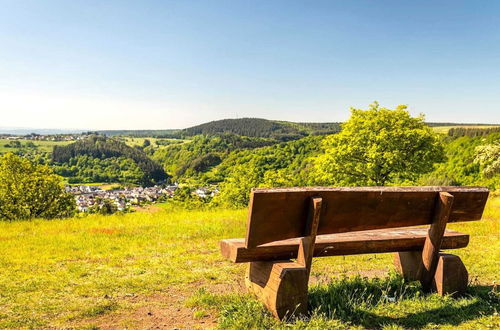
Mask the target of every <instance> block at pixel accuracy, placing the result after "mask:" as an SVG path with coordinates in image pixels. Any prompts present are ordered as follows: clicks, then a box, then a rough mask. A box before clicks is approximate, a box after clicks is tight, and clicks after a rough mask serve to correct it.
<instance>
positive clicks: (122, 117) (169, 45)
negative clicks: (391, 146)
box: [0, 0, 500, 129]
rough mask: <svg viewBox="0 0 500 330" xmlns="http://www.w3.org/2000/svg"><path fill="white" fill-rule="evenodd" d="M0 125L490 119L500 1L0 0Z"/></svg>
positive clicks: (497, 75)
mask: <svg viewBox="0 0 500 330" xmlns="http://www.w3.org/2000/svg"><path fill="white" fill-rule="evenodd" d="M0 8H1V9H0V112H1V120H0V126H18V127H35V128H41V127H45V128H83V129H104V128H110V129H120V128H124V129H125V128H126V129H133V128H136V129H144V128H180V127H186V126H189V125H194V124H198V123H202V122H205V121H210V120H216V119H222V118H236V117H262V118H268V119H280V120H292V121H316V122H319V121H342V120H345V119H347V118H348V116H349V107H351V106H354V107H359V108H365V107H366V106H367V105H368V104H369V103H371V102H372V101H374V100H378V101H379V102H380V104H381V105H382V106H387V107H394V106H395V105H397V104H408V105H409V107H410V111H411V112H412V114H418V113H421V112H422V113H425V114H426V118H427V120H428V121H447V122H485V123H498V122H500V1H483V0H482V1H455V0H449V1H290V0H283V1H274V0H272V1H271V0H265V1H236V0H229V1H218V0H213V1H211V0H210V1H209V0H206V1H189V0H178V1H103V0H99V1H92V0H85V1H67V0H64V1H50V0H46V1H39V0H37V1H24V0H0Z"/></svg>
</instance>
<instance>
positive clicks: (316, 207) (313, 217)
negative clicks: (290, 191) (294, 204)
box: [297, 197, 322, 277]
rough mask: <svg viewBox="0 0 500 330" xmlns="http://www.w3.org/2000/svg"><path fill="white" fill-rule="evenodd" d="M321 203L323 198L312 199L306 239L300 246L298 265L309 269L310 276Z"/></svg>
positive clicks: (301, 240) (301, 241)
mask: <svg viewBox="0 0 500 330" xmlns="http://www.w3.org/2000/svg"><path fill="white" fill-rule="evenodd" d="M321 203H322V200H321V198H319V197H314V198H311V202H310V206H309V214H308V219H307V223H306V228H305V232H304V237H303V238H301V239H300V244H299V250H298V255H297V263H298V264H300V265H303V266H304V267H305V268H306V269H307V272H308V274H309V273H311V264H312V259H313V254H314V244H315V242H316V234H317V232H318V225H319V221H320V213H321ZM308 277H309V275H308Z"/></svg>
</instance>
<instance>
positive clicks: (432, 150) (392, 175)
mask: <svg viewBox="0 0 500 330" xmlns="http://www.w3.org/2000/svg"><path fill="white" fill-rule="evenodd" d="M405 109H406V106H403V105H400V106H398V107H397V108H396V109H395V110H389V109H386V108H381V107H379V105H378V103H375V104H373V105H371V106H370V108H369V109H368V110H359V109H352V110H351V113H352V114H351V118H350V119H349V120H348V121H347V122H345V123H344V124H343V125H342V131H341V132H340V133H338V134H335V135H330V136H328V137H327V138H325V139H324V141H323V143H322V147H323V150H324V153H323V154H321V155H319V156H318V157H317V158H316V160H315V175H316V178H315V179H316V180H317V182H318V183H321V184H325V185H343V186H357V185H361V186H362V185H366V186H371V185H378V186H383V185H386V184H389V183H400V184H401V183H403V182H408V181H409V182H414V181H415V180H416V179H417V178H418V177H419V176H420V175H421V174H423V173H426V172H430V171H431V170H432V169H433V164H434V162H437V161H441V160H442V159H443V148H442V146H441V144H440V142H439V140H438V137H437V136H436V135H435V134H434V133H433V132H432V131H431V129H430V128H429V127H428V126H427V125H425V123H424V121H423V117H422V116H421V117H417V118H412V117H411V116H410V114H409V113H408V111H406V110H405Z"/></svg>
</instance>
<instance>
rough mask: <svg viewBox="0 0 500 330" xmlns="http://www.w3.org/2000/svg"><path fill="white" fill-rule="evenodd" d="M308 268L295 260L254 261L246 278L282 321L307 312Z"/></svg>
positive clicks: (247, 282) (247, 284)
mask: <svg viewBox="0 0 500 330" xmlns="http://www.w3.org/2000/svg"><path fill="white" fill-rule="evenodd" d="M308 279H309V272H308V271H307V268H305V267H303V266H302V265H300V264H298V263H296V262H292V261H275V262H251V263H250V265H249V267H248V271H247V274H246V277H245V282H246V286H247V288H248V291H250V292H252V293H254V294H255V295H256V296H257V297H258V298H259V299H260V300H261V301H262V302H263V303H264V304H265V305H266V307H267V308H268V309H269V311H271V313H272V314H273V315H274V316H275V317H277V318H278V319H280V320H282V319H284V318H288V317H291V316H300V315H305V314H306V313H307V284H308Z"/></svg>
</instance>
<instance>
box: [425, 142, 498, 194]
mask: <svg viewBox="0 0 500 330" xmlns="http://www.w3.org/2000/svg"><path fill="white" fill-rule="evenodd" d="M499 141H500V133H492V134H490V135H488V136H486V137H468V136H464V137H460V138H456V139H451V140H450V141H449V142H448V143H446V144H445V154H446V162H444V163H441V164H438V165H437V166H436V168H435V170H434V171H432V172H431V173H429V174H427V175H425V176H423V177H422V178H421V179H420V180H419V184H424V185H434V184H436V183H439V180H441V181H443V182H445V183H447V184H450V185H457V186H462V185H469V186H471V185H485V186H488V187H490V188H492V189H495V188H497V187H500V175H499V174H498V173H497V174H495V171H494V170H493V169H494V168H495V166H496V165H494V164H496V163H497V162H498V158H497V159H496V162H495V157H494V153H491V154H490V152H489V151H490V147H481V146H483V145H496V144H498V143H499ZM495 150H496V149H495V147H492V148H491V151H495ZM483 152H486V154H482V153H483ZM490 157H492V158H490ZM481 163H482V164H481ZM488 165H490V166H491V165H493V167H491V168H489V167H488ZM487 168H488V169H489V170H487V171H486V173H482V170H483V171H484V170H485V169H487ZM488 171H491V176H490V175H489V174H488ZM485 174H486V175H485ZM437 180H438V181H437Z"/></svg>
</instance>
